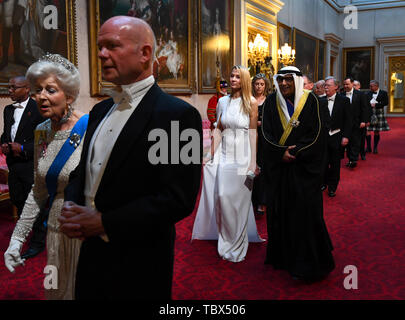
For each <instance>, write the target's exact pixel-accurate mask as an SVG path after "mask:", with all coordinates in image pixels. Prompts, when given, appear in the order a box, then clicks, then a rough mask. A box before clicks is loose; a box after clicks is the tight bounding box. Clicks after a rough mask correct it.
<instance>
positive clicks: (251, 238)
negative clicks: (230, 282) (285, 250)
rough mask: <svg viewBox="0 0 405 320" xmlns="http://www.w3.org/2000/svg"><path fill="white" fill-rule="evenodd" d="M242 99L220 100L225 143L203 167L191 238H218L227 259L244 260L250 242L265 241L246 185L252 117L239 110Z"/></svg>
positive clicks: (220, 251) (220, 114)
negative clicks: (260, 233)
mask: <svg viewBox="0 0 405 320" xmlns="http://www.w3.org/2000/svg"><path fill="white" fill-rule="evenodd" d="M240 103H241V98H238V99H233V100H230V97H229V96H226V97H223V98H221V99H219V101H218V115H219V116H220V117H221V123H222V127H223V129H224V130H223V132H222V142H221V144H220V145H219V147H218V149H217V150H216V152H215V156H214V159H213V161H212V162H209V163H207V164H206V165H205V166H204V177H203V186H202V190H201V197H200V203H199V206H198V210H197V214H196V219H195V222H194V227H193V233H192V239H199V240H216V239H218V253H219V255H220V256H221V257H222V258H223V259H226V260H229V261H232V262H240V261H242V260H244V259H245V256H246V253H247V249H248V245H249V242H262V241H264V240H263V239H262V238H261V237H260V236H259V234H258V232H257V227H256V221H255V217H254V212H253V206H252V202H251V197H252V191H251V189H249V188H248V187H247V186H246V185H245V182H246V179H247V178H246V171H247V168H248V165H249V160H250V143H249V134H248V129H249V116H248V115H245V114H243V113H242V112H241V110H240Z"/></svg>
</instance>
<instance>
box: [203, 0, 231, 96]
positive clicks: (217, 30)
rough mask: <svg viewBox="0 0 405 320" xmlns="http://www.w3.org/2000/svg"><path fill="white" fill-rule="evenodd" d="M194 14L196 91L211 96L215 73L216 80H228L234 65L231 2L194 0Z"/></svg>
mask: <svg viewBox="0 0 405 320" xmlns="http://www.w3.org/2000/svg"><path fill="white" fill-rule="evenodd" d="M203 5H204V10H202V8H203ZM197 11H198V92H199V93H215V92H216V89H217V88H216V79H217V77H218V74H217V72H218V70H219V78H220V80H222V79H224V80H226V81H229V76H230V73H231V68H232V67H233V64H234V60H233V59H234V49H233V46H234V39H233V37H234V1H233V0H221V1H209V2H207V0H198V10H197ZM217 61H219V68H218V67H217Z"/></svg>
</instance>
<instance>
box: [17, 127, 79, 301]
mask: <svg viewBox="0 0 405 320" xmlns="http://www.w3.org/2000/svg"><path fill="white" fill-rule="evenodd" d="M38 132H42V135H41V138H38ZM70 132H71V130H66V131H57V132H55V131H53V130H52V129H51V121H50V120H47V121H45V122H43V123H41V124H40V125H38V126H37V128H36V139H35V146H34V185H33V188H32V190H31V192H30V194H29V195H28V198H27V200H26V202H25V206H24V209H23V212H22V214H21V217H20V219H19V220H18V222H17V224H16V227H15V229H14V232H13V235H12V237H11V238H12V239H17V240H20V241H22V242H25V240H26V238H27V236H28V235H29V233H30V232H31V230H32V226H33V224H34V222H35V219H36V218H37V216H38V214H39V212H40V209H41V208H42V207H43V206H44V205H45V204H46V201H47V198H48V191H47V188H46V183H45V177H46V174H47V172H48V169H49V167H50V166H51V164H52V162H53V161H54V159H55V157H56V155H57V154H58V152H59V150H60V149H61V148H62V146H63V144H64V143H65V141H66V139H67V138H69V135H70ZM81 150H82V143H81V144H80V145H79V146H78V147H77V148H76V150H75V151H74V152H73V154H72V155H71V156H70V158H69V159H68V160H67V162H66V163H65V165H64V166H63V168H62V170H61V172H60V174H59V176H58V185H57V193H56V196H55V200H54V201H53V204H52V208H51V210H50V212H49V218H48V233H47V239H46V245H47V265H48V266H55V267H56V268H57V275H58V288H57V289H46V290H45V298H46V299H48V300H70V299H74V288H75V278H76V266H77V261H78V258H79V252H80V246H81V241H80V240H78V239H70V238H68V237H67V236H66V235H64V234H63V233H61V232H59V222H58V220H57V219H58V217H59V215H60V213H61V209H62V206H63V202H64V193H63V191H64V189H65V187H66V185H67V184H68V181H69V174H70V172H71V171H72V170H74V169H75V168H76V166H77V165H78V163H79V160H80V154H81Z"/></svg>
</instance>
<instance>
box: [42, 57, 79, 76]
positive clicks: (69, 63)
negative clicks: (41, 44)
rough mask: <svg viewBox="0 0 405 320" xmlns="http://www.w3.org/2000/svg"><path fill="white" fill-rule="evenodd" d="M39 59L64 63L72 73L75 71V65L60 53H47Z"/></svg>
mask: <svg viewBox="0 0 405 320" xmlns="http://www.w3.org/2000/svg"><path fill="white" fill-rule="evenodd" d="M39 61H48V62H53V63H58V64H60V65H62V66H63V67H64V68H65V69H67V70H69V71H70V72H71V73H73V72H74V70H75V66H74V65H73V64H72V63H71V62H70V61H68V60H67V59H65V58H63V57H62V56H61V55H59V54H53V53H47V54H46V55H44V56H42V57H41V58H40V59H39Z"/></svg>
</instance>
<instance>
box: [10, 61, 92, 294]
mask: <svg viewBox="0 0 405 320" xmlns="http://www.w3.org/2000/svg"><path fill="white" fill-rule="evenodd" d="M26 77H27V79H28V81H29V82H30V86H31V89H32V91H33V93H34V98H35V100H36V102H37V105H38V108H39V111H40V113H41V115H42V116H43V117H44V118H47V119H48V120H46V121H44V122H43V123H41V124H40V125H38V127H37V128H36V130H35V142H34V170H35V171H34V185H33V187H32V190H31V192H30V194H29V196H28V198H27V200H26V203H25V206H24V209H23V212H22V214H21V217H20V219H19V220H18V222H17V225H16V226H15V228H14V232H13V234H12V236H11V240H10V244H9V247H8V249H7V251H6V252H5V254H4V259H5V265H6V267H7V268H8V269H9V271H10V272H15V268H16V267H17V266H19V265H24V260H23V259H21V256H20V251H21V247H22V246H23V243H24V242H25V240H26V238H27V236H28V234H29V233H30V231H31V229H32V226H33V223H34V221H35V220H36V219H37V218H38V219H41V220H42V221H43V223H45V224H47V227H48V232H47V265H52V266H55V267H56V268H57V271H58V277H57V279H58V283H57V286H56V285H53V286H51V287H52V289H49V290H45V297H46V299H52V300H54V299H57V300H61V299H67V300H69V299H73V298H74V284H75V273H76V264H77V261H78V256H79V251H80V246H81V241H80V240H78V239H70V238H68V237H67V236H66V235H64V234H63V233H61V232H59V222H58V220H57V218H58V216H59V215H60V212H61V208H62V205H63V201H64V196H63V191H64V188H65V186H66V185H67V183H68V180H69V174H70V172H71V171H72V170H73V169H75V167H76V166H77V164H78V163H79V159H80V154H81V150H82V144H81V143H80V142H81V141H82V139H83V136H84V134H85V131H86V129H87V122H88V115H85V114H84V113H82V112H80V111H78V110H75V109H73V107H72V103H73V102H74V101H75V100H76V98H77V96H78V94H79V90H80V75H79V72H78V70H77V68H76V67H75V66H74V65H73V64H72V63H71V62H69V61H68V60H67V59H65V58H64V57H62V56H60V55H58V54H47V55H46V56H44V57H43V58H41V59H40V60H39V61H37V62H35V63H34V64H32V65H31V66H30V67H29V69H28V71H27V74H26Z"/></svg>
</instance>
